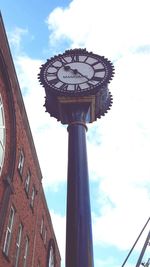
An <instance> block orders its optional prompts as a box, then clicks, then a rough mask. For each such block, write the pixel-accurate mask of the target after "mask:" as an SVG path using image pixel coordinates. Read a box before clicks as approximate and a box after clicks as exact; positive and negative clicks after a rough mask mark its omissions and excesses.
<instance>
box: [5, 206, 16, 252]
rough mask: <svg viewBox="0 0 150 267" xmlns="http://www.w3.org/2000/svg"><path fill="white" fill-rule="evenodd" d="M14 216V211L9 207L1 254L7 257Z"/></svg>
mask: <svg viewBox="0 0 150 267" xmlns="http://www.w3.org/2000/svg"><path fill="white" fill-rule="evenodd" d="M14 215H15V210H14V208H13V207H11V209H10V213H9V219H8V224H7V229H6V234H5V241H4V246H3V252H4V253H5V254H6V255H7V256H8V253H9V248H10V241H11V237H12V229H13V224H14Z"/></svg>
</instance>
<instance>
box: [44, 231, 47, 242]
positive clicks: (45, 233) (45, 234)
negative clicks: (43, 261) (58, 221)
mask: <svg viewBox="0 0 150 267" xmlns="http://www.w3.org/2000/svg"><path fill="white" fill-rule="evenodd" d="M46 242H47V229H46V228H45V232H44V245H46Z"/></svg>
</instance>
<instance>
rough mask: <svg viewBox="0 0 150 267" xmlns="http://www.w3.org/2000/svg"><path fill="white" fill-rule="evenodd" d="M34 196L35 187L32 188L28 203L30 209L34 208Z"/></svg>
mask: <svg viewBox="0 0 150 267" xmlns="http://www.w3.org/2000/svg"><path fill="white" fill-rule="evenodd" d="M35 195H36V189H35V186H33V187H32V191H31V201H30V206H31V208H32V209H33V208H34V202H35Z"/></svg>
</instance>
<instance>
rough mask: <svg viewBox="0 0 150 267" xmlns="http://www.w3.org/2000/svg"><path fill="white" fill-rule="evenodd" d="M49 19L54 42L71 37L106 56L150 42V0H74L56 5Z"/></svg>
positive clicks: (74, 44)
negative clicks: (66, 3) (64, 5)
mask: <svg viewBox="0 0 150 267" xmlns="http://www.w3.org/2000/svg"><path fill="white" fill-rule="evenodd" d="M47 22H48V26H49V29H50V30H51V35H50V41H52V42H53V43H54V42H55V45H57V42H58V41H59V40H60V39H62V38H68V39H69V40H70V41H71V42H72V45H73V46H77V47H78V46H85V47H86V48H87V49H91V50H92V51H93V52H99V53H100V54H101V53H102V54H104V55H106V56H111V57H112V56H113V55H116V54H117V55H118V53H122V52H124V51H126V50H127V49H128V48H134V47H136V46H137V44H144V45H145V44H149V43H150V34H149V33H150V29H149V1H148V0H144V1H140V0H138V1H137V0H132V1H130V0H128V1H119V0H114V1H111V0H105V1H99V0H93V1H92V2H91V1H90V0H74V1H72V2H71V3H70V5H69V6H68V7H67V8H64V9H62V8H60V7H58V8H56V9H54V11H53V12H52V13H50V15H49V17H48V19H47Z"/></svg>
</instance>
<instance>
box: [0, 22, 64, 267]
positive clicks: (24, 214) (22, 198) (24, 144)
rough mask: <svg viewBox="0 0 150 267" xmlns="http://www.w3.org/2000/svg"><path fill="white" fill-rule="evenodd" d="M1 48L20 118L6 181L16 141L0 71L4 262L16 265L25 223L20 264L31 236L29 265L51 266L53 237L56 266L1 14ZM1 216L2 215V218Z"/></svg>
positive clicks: (0, 259)
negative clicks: (9, 228) (3, 128)
mask: <svg viewBox="0 0 150 267" xmlns="http://www.w3.org/2000/svg"><path fill="white" fill-rule="evenodd" d="M0 49H1V52H2V54H3V57H4V61H5V64H6V66H8V68H7V72H8V76H9V77H7V78H8V79H9V82H10V85H11V86H10V90H12V94H13V101H14V109H15V119H16V133H15V134H16V139H15V140H14V142H15V141H16V145H15V149H16V156H15V157H16V158H15V169H14V173H13V175H12V177H10V178H12V181H11V183H10V184H11V186H10V185H9V184H8V183H6V182H4V181H5V180H6V176H7V175H9V171H10V170H9V166H10V161H11V155H12V154H11V144H12V143H13V140H12V134H11V122H10V119H11V114H10V109H9V108H8V105H9V101H10V99H9V100H8V94H7V91H8V88H7V84H6V83H5V79H4V77H3V72H0V94H1V96H2V98H3V104H4V110H5V123H6V150H5V159H4V165H3V169H2V173H1V176H0V212H1V209H2V205H3V204H4V196H5V195H6V190H7V191H9V192H10V194H7V195H8V196H9V197H8V199H7V200H8V201H7V203H5V205H6V207H7V209H6V213H5V220H4V225H3V228H2V229H3V232H2V235H1V239H0V266H2V267H4V266H5V267H9V266H13V263H14V260H15V250H16V240H17V233H18V227H19V224H20V223H21V224H22V226H23V232H22V238H21V246H20V257H19V264H18V266H19V267H21V266H23V263H22V262H23V255H24V249H25V238H26V236H28V237H29V254H28V266H29V267H32V266H33V267H36V266H37V265H38V261H39V262H40V266H42V267H44V266H48V265H47V262H48V255H49V241H50V240H51V239H53V240H54V244H55V252H56V260H55V262H56V265H55V267H60V254H59V249H58V246H57V242H56V239H55V234H54V231H53V226H52V223H51V218H50V214H49V211H48V207H47V204H46V201H45V196H44V192H43V188H42V183H41V178H42V174H41V170H40V167H39V162H38V159H37V155H36V151H35V147H34V143H33V139H32V135H31V131H30V127H29V124H28V120H27V116H26V112H25V108H24V104H23V101H22V96H21V93H20V88H19V85H18V81H17V77H16V73H15V69H14V65H13V61H12V58H11V54H10V50H9V47H8V43H7V38H6V35H5V31H4V25H3V23H2V19H1V18H0ZM20 149H23V151H24V155H25V161H24V168H23V173H22V176H20V174H19V172H18V160H19V155H20ZM28 169H30V172H31V180H30V187H29V192H28V194H27V193H26V191H25V179H26V174H27V171H28ZM10 176H11V175H10ZM33 186H34V188H35V190H36V195H35V200H34V208H31V205H30V203H31V193H32V187H33ZM8 188H11V189H12V190H8ZM11 206H13V207H14V208H15V217H14V224H13V230H12V238H11V243H10V249H9V253H8V257H6V256H5V255H4V253H3V252H2V250H3V245H4V240H5V234H6V228H7V224H8V218H9V213H10V208H11ZM42 217H43V218H44V231H45V229H47V241H46V244H44V236H43V237H42V236H41V234H40V229H41V220H42ZM0 220H1V218H0Z"/></svg>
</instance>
